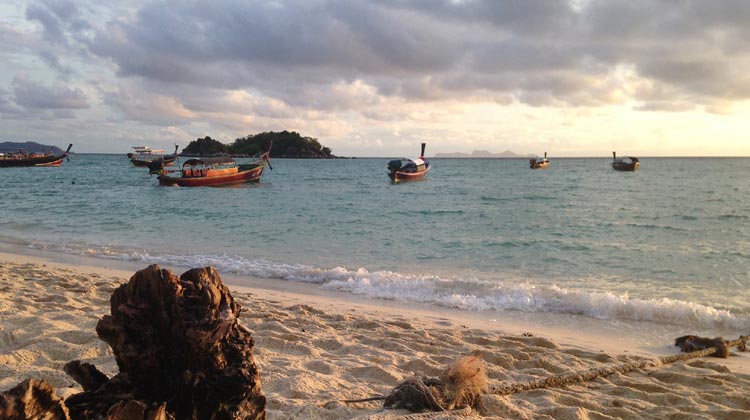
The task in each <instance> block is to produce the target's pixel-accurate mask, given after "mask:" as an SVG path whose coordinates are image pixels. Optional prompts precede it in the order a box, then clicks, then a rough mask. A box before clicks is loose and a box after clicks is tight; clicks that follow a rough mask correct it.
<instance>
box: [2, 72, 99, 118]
mask: <svg viewBox="0 0 750 420" xmlns="http://www.w3.org/2000/svg"><path fill="white" fill-rule="evenodd" d="M11 96H12V100H13V102H14V103H15V104H16V105H18V106H19V107H22V108H24V109H26V110H27V111H29V112H33V111H45V110H63V109H67V110H73V109H84V108H88V107H89V105H88V102H87V100H86V95H85V94H84V93H83V92H82V91H81V90H80V89H77V88H71V87H68V86H63V85H60V84H56V85H54V86H45V85H42V84H40V83H36V82H34V81H31V80H29V79H28V78H27V77H16V78H15V79H14V80H13V84H12V95H11Z"/></svg>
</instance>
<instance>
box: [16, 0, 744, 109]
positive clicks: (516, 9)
mask: <svg viewBox="0 0 750 420" xmlns="http://www.w3.org/2000/svg"><path fill="white" fill-rule="evenodd" d="M29 14H30V15H31V16H34V18H35V19H37V20H39V21H41V22H43V23H44V25H45V28H46V29H45V30H46V31H47V32H48V33H49V36H50V37H57V36H60V35H59V34H57V31H58V30H59V26H60V23H59V22H60V19H59V14H55V13H51V16H47V15H45V14H43V13H42V12H41V11H38V10H36V9H34V11H33V13H32V12H29ZM748 20H750V6H748V5H747V3H746V2H744V1H731V2H729V1H728V2H722V3H720V4H717V3H715V2H711V1H677V2H666V1H646V0H627V1H626V0H611V1H610V0H607V1H605V0H590V1H580V2H577V3H576V4H575V7H574V5H573V4H572V3H567V2H563V1H558V0H544V1H495V0H486V1H481V0H466V1H447V0H446V1H433V0H415V1H399V0H390V1H382V2H367V1H356V0H331V1H324V0H304V1H302V0H299V1H289V2H270V1H268V2H266V1H255V2H246V1H239V0H216V1H213V2H211V3H206V2H182V1H161V2H152V3H148V4H145V5H144V6H143V7H141V8H140V9H139V10H138V11H137V13H136V14H135V18H134V19H133V18H127V19H119V20H113V21H111V22H109V23H108V25H107V26H106V28H103V29H102V30H99V31H98V32H97V33H96V35H95V37H93V38H92V40H91V41H90V42H89V44H88V46H89V48H90V49H91V51H93V52H94V53H95V54H98V55H99V56H102V57H105V58H107V59H109V60H111V61H112V62H114V63H115V64H116V65H117V68H118V71H119V74H120V75H121V76H122V77H138V78H143V79H148V80H153V81H157V82H160V83H164V84H187V85H200V86H204V87H212V88H217V89H248V90H254V91H258V92H261V93H263V94H265V95H268V96H270V97H275V98H279V99H281V100H283V101H284V102H286V103H288V104H290V105H295V106H305V105H307V106H311V107H312V106H318V105H319V104H317V103H316V102H315V100H314V98H315V96H317V95H319V94H320V93H321V92H324V91H325V90H326V89H328V88H330V87H331V86H334V85H336V84H338V83H342V82H343V83H352V82H354V81H355V80H361V81H364V82H365V83H366V84H368V85H371V86H373V87H374V88H375V89H377V93H378V94H380V95H384V96H395V97H400V98H402V99H404V100H435V99H446V98H461V97H466V96H472V97H473V96H479V97H485V98H487V99H491V100H500V98H507V96H508V95H513V96H514V97H515V98H516V99H517V100H520V101H523V102H527V103H530V104H539V105H542V104H558V105H574V106H589V105H597V104H606V103H617V102H622V101H623V100H624V99H625V98H624V97H623V96H621V95H611V94H608V93H607V92H606V89H603V88H602V86H604V85H605V83H604V82H603V81H608V82H607V83H606V87H607V88H609V89H611V88H615V89H617V88H618V87H617V86H612V84H611V81H612V79H613V75H614V74H615V73H617V72H618V71H620V70H621V69H622V68H628V69H632V71H633V73H634V76H635V77H639V78H643V79H647V80H650V81H652V82H653V83H659V84H664V85H667V86H669V87H670V89H667V90H669V91H672V92H676V93H678V94H679V95H680V96H681V98H680V102H682V101H683V100H684V99H685V98H691V99H692V100H693V101H696V102H697V103H709V102H714V101H716V100H727V99H745V98H747V96H748V95H750V92H749V91H750V88H749V87H748V84H747V79H746V78H745V77H744V74H743V73H744V72H743V71H738V70H735V67H736V66H737V63H738V60H739V62H740V63H741V64H742V66H741V68H744V67H745V66H746V60H747V56H748V52H750V51H748V47H747V46H746V43H744V42H742V41H743V40H744V39H747V35H749V34H748V29H746V28H745V26H746V22H747V21H748ZM47 32H45V33H47ZM717 78H722V82H721V83H717V82H716V80H717ZM621 83H625V81H621ZM738 84H739V85H738ZM728 86H735V88H734V89H732V91H731V92H728V89H727V87H728ZM619 88H620V89H621V90H627V89H629V88H628V87H627V86H621V87H619ZM633 92H636V93H637V92H638V90H633ZM630 99H635V100H641V101H648V100H651V99H653V100H654V101H655V102H657V103H664V102H665V101H669V100H670V98H648V97H642V98H641V97H637V96H636V97H634V98H630ZM503 100H505V99H503ZM343 103H344V104H345V106H350V105H351V104H350V103H347V102H346V101H344V102H343ZM325 106H329V107H335V106H336V105H335V104H328V105H325ZM648 108H649V107H648V106H647V105H646V106H644V107H643V109H648ZM661 108H669V107H661ZM674 108H675V109H682V107H681V106H676V107H674Z"/></svg>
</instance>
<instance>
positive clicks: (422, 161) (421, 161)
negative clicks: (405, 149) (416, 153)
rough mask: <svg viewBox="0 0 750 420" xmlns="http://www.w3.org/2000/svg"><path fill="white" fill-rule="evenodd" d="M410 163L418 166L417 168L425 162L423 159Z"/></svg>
mask: <svg viewBox="0 0 750 420" xmlns="http://www.w3.org/2000/svg"><path fill="white" fill-rule="evenodd" d="M409 161H411V162H414V164H415V165H417V166H422V165H424V160H423V159H419V158H414V159H409Z"/></svg>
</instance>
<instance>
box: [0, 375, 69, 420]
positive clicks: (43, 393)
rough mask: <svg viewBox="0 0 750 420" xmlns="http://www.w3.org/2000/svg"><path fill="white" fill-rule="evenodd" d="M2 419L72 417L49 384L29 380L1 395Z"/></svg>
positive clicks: (52, 419) (21, 419) (0, 415)
mask: <svg viewBox="0 0 750 420" xmlns="http://www.w3.org/2000/svg"><path fill="white" fill-rule="evenodd" d="M0 419H7V420H25V419H45V420H70V415H69V413H68V408H67V407H66V406H65V403H64V402H63V400H62V399H60V397H58V396H57V394H55V389H54V388H53V387H52V385H50V384H49V382H47V381H40V380H36V379H27V380H25V381H23V382H21V383H20V384H18V385H16V386H15V387H14V388H12V389H9V390H7V391H5V392H3V393H0Z"/></svg>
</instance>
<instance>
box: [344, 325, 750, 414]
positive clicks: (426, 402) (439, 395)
mask: <svg viewBox="0 0 750 420" xmlns="http://www.w3.org/2000/svg"><path fill="white" fill-rule="evenodd" d="M748 339H749V337H747V336H740V338H739V339H737V340H733V341H724V340H723V339H722V338H720V337H717V338H713V339H711V338H702V337H697V336H693V335H686V336H683V337H679V338H677V339H676V340H675V345H676V346H678V347H680V348H681V349H682V350H683V351H685V352H687V353H685V354H675V355H672V356H664V357H660V358H658V359H644V360H639V361H636V362H631V363H622V364H618V365H612V366H607V367H603V368H600V369H592V370H588V371H586V372H573V373H568V374H563V375H555V376H549V377H546V378H543V379H539V380H535V381H530V382H524V383H512V384H492V385H488V384H487V382H486V381H487V377H486V375H485V372H484V366H483V364H482V357H481V354H480V353H474V354H472V355H470V356H466V357H464V358H461V359H459V360H457V361H456V362H454V364H453V365H451V366H450V367H449V368H448V369H447V370H446V371H445V372H444V373H443V375H441V377H440V378H409V379H407V380H405V381H404V382H402V383H401V384H399V385H398V386H396V388H394V389H393V391H391V393H390V394H389V395H387V396H375V397H370V398H362V399H357V400H345V401H344V402H346V403H357V402H365V401H376V400H384V401H385V403H384V405H383V406H384V408H406V409H408V410H411V411H430V412H427V413H420V414H409V415H406V416H401V417H396V418H397V419H403V420H411V419H414V420H416V419H441V418H451V417H456V416H463V415H470V414H471V413H472V408H473V409H474V410H476V411H478V412H479V413H480V414H483V412H484V411H485V409H484V406H483V404H482V399H481V395H482V394H491V395H510V394H516V393H519V392H523V391H530V390H533V389H541V388H559V387H564V386H568V385H572V384H577V383H582V382H588V381H591V380H594V379H596V378H600V377H605V376H609V375H612V374H614V373H622V374H626V373H628V372H631V371H633V370H636V369H644V368H658V367H660V366H663V365H667V364H670V363H674V362H679V361H687V360H690V359H696V358H699V357H706V356H716V357H727V356H729V349H730V348H731V347H738V348H739V350H740V351H747V342H748ZM464 413H465V414H464ZM445 416H447V417H445ZM391 418H393V417H391ZM373 420H374V419H373Z"/></svg>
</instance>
